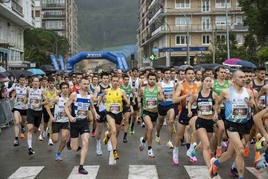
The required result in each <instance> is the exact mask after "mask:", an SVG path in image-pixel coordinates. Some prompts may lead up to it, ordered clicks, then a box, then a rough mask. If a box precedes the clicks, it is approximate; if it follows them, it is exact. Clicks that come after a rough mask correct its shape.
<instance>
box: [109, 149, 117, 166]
mask: <svg viewBox="0 0 268 179" xmlns="http://www.w3.org/2000/svg"><path fill="white" fill-rule="evenodd" d="M115 164H116V160H114V153H113V151H110V152H109V165H115Z"/></svg>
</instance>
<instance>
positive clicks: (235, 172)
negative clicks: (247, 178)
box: [230, 168, 239, 178]
mask: <svg viewBox="0 0 268 179" xmlns="http://www.w3.org/2000/svg"><path fill="white" fill-rule="evenodd" d="M230 174H231V175H232V176H234V177H236V178H238V177H239V176H238V171H237V169H236V168H231V170H230Z"/></svg>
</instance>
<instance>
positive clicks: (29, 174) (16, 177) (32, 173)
mask: <svg viewBox="0 0 268 179" xmlns="http://www.w3.org/2000/svg"><path fill="white" fill-rule="evenodd" d="M43 168H44V166H28V167H20V168H19V169H17V170H16V171H15V173H13V174H12V175H11V176H10V177H8V179H20V178H21V179H22V178H27V179H34V178H35V177H36V176H37V175H38V174H39V173H40V172H41V170H42V169H43Z"/></svg>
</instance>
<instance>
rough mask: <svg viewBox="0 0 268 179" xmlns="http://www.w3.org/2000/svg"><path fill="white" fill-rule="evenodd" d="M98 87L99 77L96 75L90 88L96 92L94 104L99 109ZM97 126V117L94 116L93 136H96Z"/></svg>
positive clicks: (92, 91)
mask: <svg viewBox="0 0 268 179" xmlns="http://www.w3.org/2000/svg"><path fill="white" fill-rule="evenodd" d="M97 88H99V77H98V76H97V75H94V76H93V77H92V83H90V86H89V89H90V91H91V93H94V95H95V99H96V101H94V106H95V109H96V111H98V109H97V108H96V105H97V101H98V98H97V94H98V93H95V92H96V89H97ZM93 116H94V115H93ZM96 127H97V122H96V118H95V117H93V128H92V132H91V136H92V137H95V130H96Z"/></svg>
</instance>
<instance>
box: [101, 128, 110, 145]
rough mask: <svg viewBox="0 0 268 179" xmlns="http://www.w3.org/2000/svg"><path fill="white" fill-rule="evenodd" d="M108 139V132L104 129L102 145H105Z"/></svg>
mask: <svg viewBox="0 0 268 179" xmlns="http://www.w3.org/2000/svg"><path fill="white" fill-rule="evenodd" d="M108 140H109V132H108V131H106V132H105V138H104V139H103V141H102V143H103V144H104V145H107V143H108Z"/></svg>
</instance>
